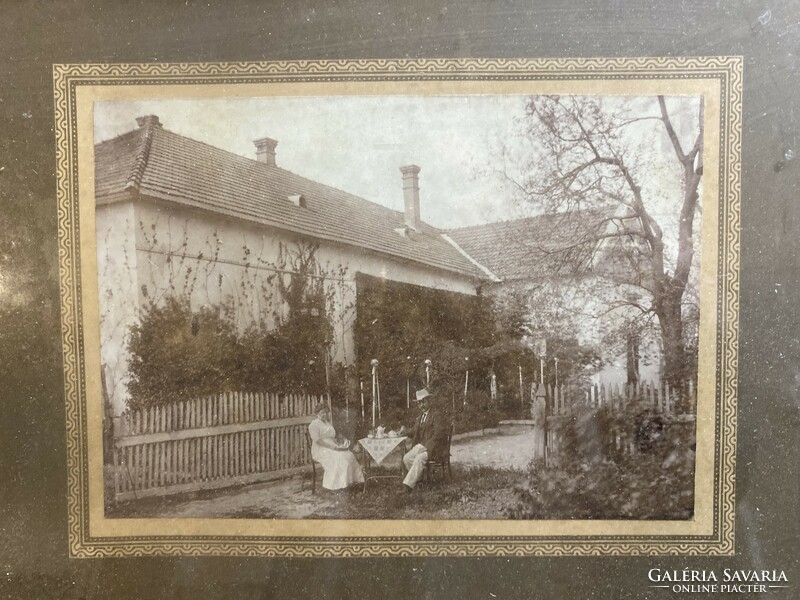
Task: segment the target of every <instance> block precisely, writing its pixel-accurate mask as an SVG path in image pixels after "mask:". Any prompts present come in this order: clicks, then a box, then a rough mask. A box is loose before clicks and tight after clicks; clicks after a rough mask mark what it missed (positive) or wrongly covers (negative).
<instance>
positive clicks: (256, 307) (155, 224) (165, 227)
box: [98, 200, 476, 412]
mask: <svg viewBox="0 0 800 600" xmlns="http://www.w3.org/2000/svg"><path fill="white" fill-rule="evenodd" d="M131 218H133V219H134V226H133V228H131V227H130V225H129V221H130V219H131ZM118 220H119V217H118ZM121 222H125V223H126V224H127V225H126V229H125V232H126V233H125V235H126V236H127V237H126V239H125V241H124V242H122V241H119V242H117V243H116V244H105V245H104V247H105V248H106V256H104V257H103V259H101V257H100V255H99V254H98V260H99V262H100V263H101V264H102V261H103V260H104V261H105V262H108V263H111V264H117V265H120V266H119V269H121V270H122V271H124V273H120V272H118V271H116V270H113V269H109V270H108V271H106V275H102V274H101V288H102V287H106V288H108V287H113V286H114V285H115V284H114V283H113V278H120V279H121V280H125V281H130V282H133V283H131V284H126V289H127V290H128V291H127V293H126V294H125V296H124V300H119V301H118V306H116V307H115V309H114V312H115V315H116V317H117V318H118V319H120V318H121V319H122V320H123V321H124V322H125V323H126V324H127V325H126V327H125V331H127V328H129V327H130V324H132V323H134V322H135V321H136V319H137V317H138V314H139V310H140V309H141V307H142V306H143V305H145V304H146V303H148V302H156V303H158V302H161V301H162V300H163V299H164V298H165V297H167V296H169V295H176V296H185V297H188V298H190V302H191V306H192V307H193V308H199V307H203V306H209V307H211V306H221V305H223V304H225V305H227V306H230V307H232V308H233V314H234V318H235V320H236V325H237V327H238V328H239V330H240V331H244V330H246V329H247V328H249V327H251V326H254V325H258V326H261V327H265V328H267V329H270V328H272V327H274V326H275V325H276V322H277V320H278V319H280V318H281V317H283V316H286V314H285V313H286V306H285V305H283V303H282V302H281V301H280V293H279V291H278V280H277V277H279V276H284V277H286V278H288V277H289V275H288V274H286V273H284V274H281V273H279V272H277V271H276V267H279V266H280V261H279V252H280V251H281V247H283V248H284V250H285V249H287V248H288V249H290V250H294V249H296V248H298V244H299V243H300V241H301V240H300V238H299V237H297V236H293V235H290V234H287V233H284V232H281V231H278V230H275V229H271V228H268V227H264V226H258V225H257V224H251V223H247V222H243V221H239V220H234V219H226V218H222V217H219V216H216V215H211V214H208V213H205V212H202V211H197V210H192V209H187V208H182V207H177V208H176V207H167V206H165V205H163V204H156V203H150V202H148V201H145V200H140V201H139V202H137V203H136V205H135V207H133V209H132V213H131V209H128V211H127V213H126V217H125V219H124V220H123V221H121ZM104 226H105V225H104ZM117 230H119V231H122V229H121V227H120V226H117ZM99 235H100V225H98V236H99ZM134 245H135V247H133V246H134ZM123 249H124V252H125V253H129V254H130V255H131V256H133V260H122V259H121V257H120V254H121V253H123ZM316 258H317V262H318V264H319V266H320V271H321V272H320V275H321V276H323V277H324V281H325V285H326V289H329V290H331V292H332V293H331V295H332V297H333V302H332V306H331V307H330V308H331V310H330V313H329V315H330V317H331V320H332V323H333V326H334V331H335V339H334V342H333V348H332V355H333V360H334V361H335V362H341V363H343V364H351V363H352V361H353V359H354V355H355V353H354V339H353V325H354V323H355V295H356V285H355V276H356V273H359V272H360V273H365V274H368V275H372V276H375V277H381V278H385V279H391V280H393V281H398V282H403V283H413V284H415V285H421V286H425V287H430V288H435V289H440V290H447V291H453V292H460V293H464V294H475V293H476V283H475V281H474V280H471V279H470V278H468V277H466V276H460V275H458V274H455V273H450V272H447V271H442V270H439V269H435V268H429V267H425V266H422V265H419V264H414V263H410V262H404V261H401V260H397V259H393V258H391V257H388V256H387V257H384V256H381V255H378V254H376V253H372V252H368V251H365V250H363V249H360V248H356V247H349V246H345V245H339V244H334V243H326V242H320V246H319V249H318V251H317V253H316ZM285 267H286V270H290V269H291V266H290V265H289V264H287V265H285ZM101 304H102V302H101ZM104 332H105V333H104V338H103V340H102V344H103V346H104V348H105V347H108V348H114V349H116V351H117V352H118V355H119V359H118V360H117V361H116V362H117V367H116V369H115V373H116V377H115V378H114V382H113V386H114V394H113V396H112V402H113V406H114V408H115V410H116V411H117V412H121V411H122V410H124V406H125V400H126V398H127V387H126V385H127V382H126V377H125V376H124V373H125V372H126V369H127V355H126V354H125V352H124V351H121V349H122V348H124V347H125V343H126V335H125V333H124V332H123V331H121V330H120V329H118V328H117V329H115V328H111V327H110V326H109V327H107V328H106V329H104ZM104 356H105V355H104ZM109 358H110V357H109Z"/></svg>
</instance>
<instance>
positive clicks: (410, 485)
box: [403, 389, 449, 492]
mask: <svg viewBox="0 0 800 600" xmlns="http://www.w3.org/2000/svg"><path fill="white" fill-rule="evenodd" d="M433 400H434V396H433V395H432V394H431V393H430V392H429V391H428V390H425V389H422V390H419V391H418V392H417V396H416V402H417V404H418V405H419V408H420V411H421V412H420V415H419V418H418V419H417V424H416V425H415V426H414V427H412V428H411V429H410V430H409V431H407V432H404V433H405V434H406V435H413V437H412V441H411V450H409V451H408V452H406V454H405V456H403V463H404V464H405V466H406V469H408V474H407V475H406V478H405V479H404V480H403V487H404V490H405V491H406V492H411V490H413V489H414V486H415V485H417V481H419V478H420V477H422V472H423V471H424V469H425V465H427V464H428V459H429V458H430V459H432V460H436V459H438V458H439V457H440V456H441V455H442V454H443V453H445V452H447V431H448V427H449V425H448V423H447V417H446V416H445V415H444V414H442V412H441V411H439V410H436V408H435V407H434V402H433Z"/></svg>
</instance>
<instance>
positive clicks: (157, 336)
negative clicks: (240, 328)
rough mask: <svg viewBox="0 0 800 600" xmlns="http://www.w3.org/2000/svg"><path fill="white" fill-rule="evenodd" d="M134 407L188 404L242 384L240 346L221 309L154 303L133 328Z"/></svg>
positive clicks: (177, 302) (178, 302)
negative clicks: (238, 360)
mask: <svg viewBox="0 0 800 600" xmlns="http://www.w3.org/2000/svg"><path fill="white" fill-rule="evenodd" d="M129 349H130V353H131V362H130V384H129V390H130V393H131V401H130V403H129V405H130V408H133V409H137V408H142V407H146V406H151V405H156V404H165V403H168V402H177V401H182V400H189V399H192V398H197V397H200V396H205V395H210V394H217V393H220V392H224V391H230V390H234V389H236V388H237V386H238V380H237V376H236V375H237V372H238V365H237V356H238V355H239V344H238V341H237V339H236V333H235V331H234V328H233V326H232V325H231V321H230V319H228V318H226V316H225V315H224V313H222V312H221V311H220V310H219V309H216V310H215V309H211V308H202V309H199V310H196V311H193V310H192V309H191V308H190V307H189V303H188V301H185V300H179V299H176V298H173V297H169V298H167V299H166V300H165V301H164V302H163V303H162V304H159V305H149V306H148V307H147V308H146V309H145V310H144V313H143V314H142V317H141V319H140V321H139V323H137V324H136V325H134V326H133V327H132V328H131V338H130V342H129Z"/></svg>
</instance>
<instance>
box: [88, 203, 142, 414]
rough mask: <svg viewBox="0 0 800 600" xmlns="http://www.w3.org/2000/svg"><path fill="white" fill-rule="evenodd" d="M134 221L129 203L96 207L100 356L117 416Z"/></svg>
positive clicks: (132, 311)
mask: <svg viewBox="0 0 800 600" xmlns="http://www.w3.org/2000/svg"><path fill="white" fill-rule="evenodd" d="M137 222H138V219H137V217H136V208H135V206H134V203H133V202H120V203H116V204H106V205H99V206H98V207H97V210H96V212H95V224H96V230H97V272H98V273H97V274H98V292H99V308H100V357H101V362H102V368H103V372H104V374H105V378H106V390H107V393H108V395H109V398H110V400H111V404H112V406H113V407H114V410H115V412H117V413H119V412H121V411H122V410H123V409H124V398H125V397H126V390H127V385H128V362H129V354H128V344H127V341H128V335H129V330H130V327H131V325H133V324H134V323H135V322H136V318H137V315H138V307H139V294H140V292H139V285H138V274H137V260H138V253H137V252H136V243H135V242H136V229H135V227H136V223H137Z"/></svg>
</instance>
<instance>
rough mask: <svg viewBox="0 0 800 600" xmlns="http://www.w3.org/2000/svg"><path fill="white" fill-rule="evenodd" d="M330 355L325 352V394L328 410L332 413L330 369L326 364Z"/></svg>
mask: <svg viewBox="0 0 800 600" xmlns="http://www.w3.org/2000/svg"><path fill="white" fill-rule="evenodd" d="M329 360H330V355H329V354H328V353H327V352H326V353H325V395H326V396H327V398H328V412H330V413H331V414H333V407H332V406H331V370H330V368H329V366H328V361H329Z"/></svg>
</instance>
